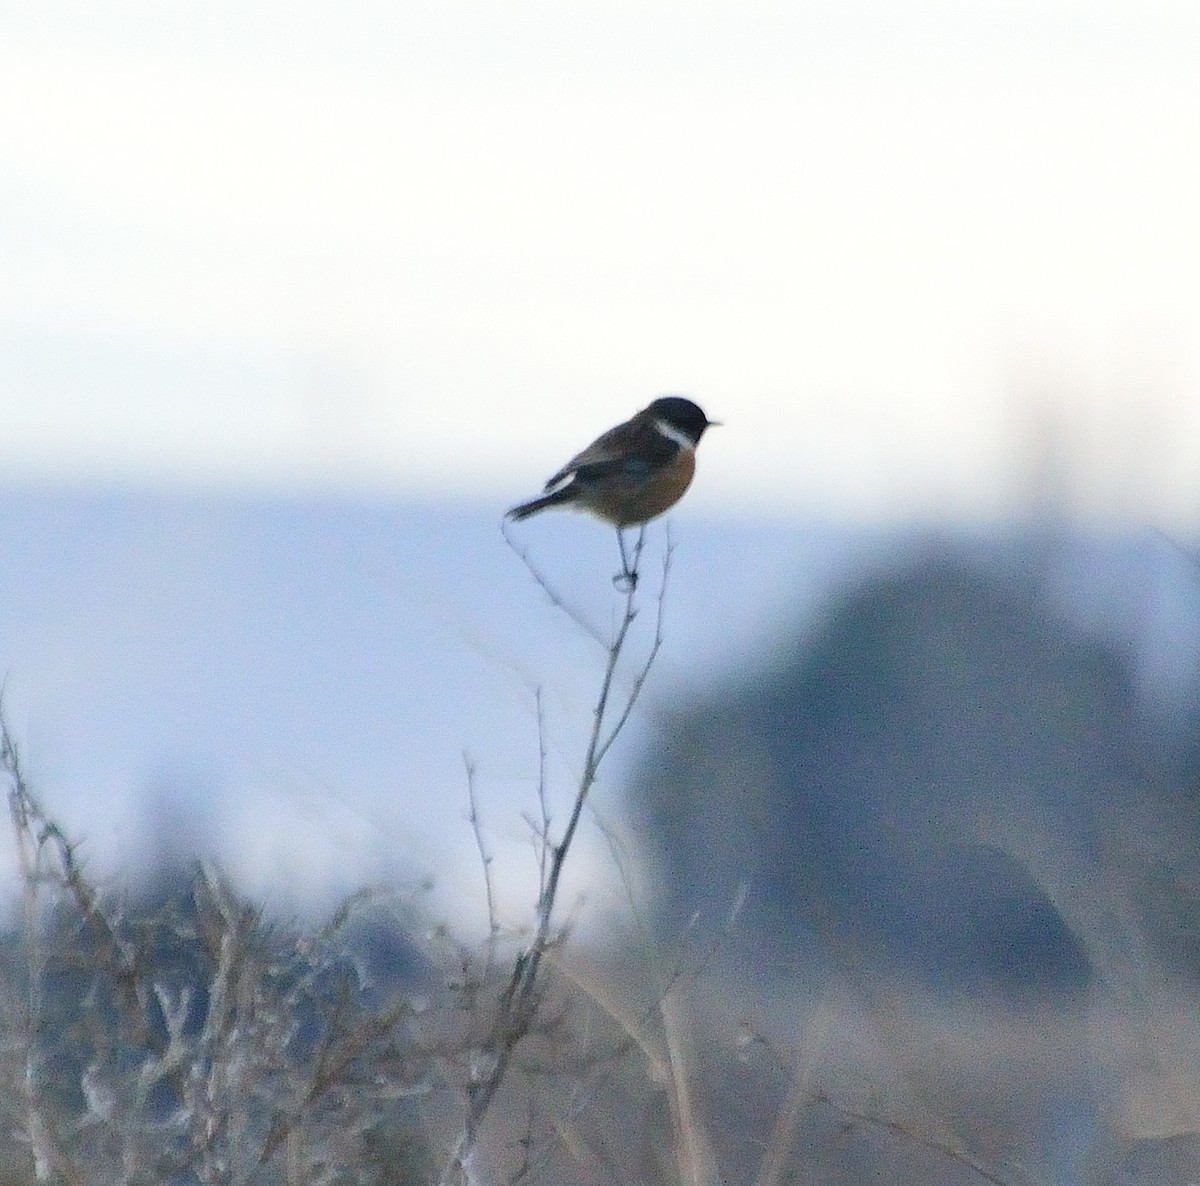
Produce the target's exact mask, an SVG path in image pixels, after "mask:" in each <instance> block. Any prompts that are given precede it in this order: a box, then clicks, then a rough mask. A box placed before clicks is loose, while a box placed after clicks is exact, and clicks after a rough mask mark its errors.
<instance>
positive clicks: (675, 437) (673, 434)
mask: <svg viewBox="0 0 1200 1186" xmlns="http://www.w3.org/2000/svg"><path fill="white" fill-rule="evenodd" d="M654 427H655V429H656V430H657V431H658V432H660V433H662V435H663V436H665V437H666V438H667V440H668V441H674V442H675V443H676V444H677V445H680V446H682V447H683V448H684V449H694V448H695V447H696V442H695V441H693V440H692V438H691V437H690V436H688V434H687V433H686V432H683V431H681V430H680V429H678V428H676V427H675V425H674V424H671V423H669V422H668V421H666V420H661V419H656V420H655V421H654Z"/></svg>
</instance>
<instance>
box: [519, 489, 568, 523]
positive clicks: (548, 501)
mask: <svg viewBox="0 0 1200 1186" xmlns="http://www.w3.org/2000/svg"><path fill="white" fill-rule="evenodd" d="M574 501H575V495H574V494H573V493H572V492H571V488H570V486H567V487H565V488H564V489H562V490H555V491H552V492H551V493H550V494H543V495H542V496H541V497H540V498H531V499H530V500H529V501H528V502H522V503H519V504H518V505H517V506H515V507H513V508H512V510H511V511H509V512H508V513H507V515H506V516H505V517H506V518H508V519H512V520H514V521H515V522H517V523H519V522H520V521H521V520H522V519H528V518H529V516H530V515H536V514H537V513H538V511H544V510H547V509H548V508H549V507H561V506H565V505H566V504H567V503H570V502H574Z"/></svg>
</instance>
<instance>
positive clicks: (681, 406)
mask: <svg viewBox="0 0 1200 1186" xmlns="http://www.w3.org/2000/svg"><path fill="white" fill-rule="evenodd" d="M646 411H647V412H648V413H649V414H650V415H651V416H653V417H655V419H657V420H664V421H666V423H667V424H669V425H670V426H671V427H672V428H674V429H676V430H678V431H679V432H681V433H683V434H684V435H685V436H686V437H687V438H688V439H689V440H690V441H691V442H692V443H693V444H699V442H700V438H701V437H702V436H703V435H704V430H705V429H706V428H709V427H711V426H712V425H714V424H719V423H720V421H717V420H710V419H709V418H708V417H707V416H706V415H705V414H704V409H703V408H701V407H700V405H699V404H694V403H692V401H691V400H690V399H684V397H683V396H682V395H664V396H663V397H662V398H661V399H656V400H655V401H654V403H652V404H651V405H650V406H649V407H648V408H647V409H646Z"/></svg>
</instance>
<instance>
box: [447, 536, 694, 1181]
mask: <svg viewBox="0 0 1200 1186" xmlns="http://www.w3.org/2000/svg"><path fill="white" fill-rule="evenodd" d="M505 539H506V540H507V541H508V543H509V546H510V547H512V549H513V551H514V552H516V553H517V555H518V556H519V557H520V558H521V560H522V561H523V562H524V563H525V566H526V568H527V569H528V570H529V572H530V574H531V575H532V576H533V578H534V580H535V581H536V582H537V584H538V585H539V587H540V588H541V589H542V590H543V591H544V592H545V593H546V595H547V596H548V597H549V598H550V601H551V604H553V605H554V606H556V607H557V608H559V609H561V610H562V611H563V612H564V613H566V614H567V616H568V617H570V618H571V619H572V621H574V622H575V623H576V624H577V625H578V626H579V627H580V628H581V629H583V630H584V631H585V632H586V633H587V634H588V635H590V636H591V637H592V638H593V639H595V640H596V641H597V642H600V643H601V644H602V645H603V646H604V648H605V656H606V657H605V663H604V671H603V675H602V676H601V680H600V690H599V693H598V695H597V698H596V705H595V708H594V709H593V719H592V727H591V730H590V732H589V735H588V743H587V748H586V751H585V755H584V759H583V765H582V769H581V771H580V775H579V782H578V784H577V786H576V791H575V798H574V801H573V802H572V805H571V812H570V815H569V817H568V819H567V823H566V827H565V828H564V829H563V832H562V835H561V837H560V838H559V839H558V840H557V841H554V840H552V839H551V836H550V812H549V807H548V796H547V789H546V771H545V754H546V747H545V729H544V720H543V716H542V702H541V694H540V691H539V693H538V737H539V774H538V799H539V804H540V809H541V832H542V836H541V853H540V855H539V867H540V877H539V895H538V902H537V924H536V926H535V928H534V934H533V937H532V939H531V940H530V942H529V943H528V945H527V946H526V947H525V948H524V949H523V950H522V951H521V952H520V953H519V954H518V955H517V957H516V960H515V962H514V965H513V970H512V973H511V975H510V976H509V979H508V982H507V984H506V985H505V988H504V990H503V992H502V993H501V995H500V1002H499V1009H498V1012H497V1016H496V1018H495V1020H494V1022H493V1023H492V1025H491V1026H490V1027H489V1030H488V1033H487V1035H486V1037H485V1038H484V1040H483V1042H482V1050H481V1053H482V1055H483V1057H482V1058H481V1059H480V1060H479V1064H480V1067H481V1070H480V1073H479V1076H478V1078H476V1079H475V1081H474V1082H472V1083H471V1084H470V1085H469V1086H468V1088H467V1115H466V1119H465V1121H464V1126H463V1130H462V1132H461V1134H460V1136H459V1139H458V1140H457V1142H456V1144H455V1148H454V1151H453V1154H452V1156H451V1159H450V1161H449V1163H448V1164H447V1166H446V1170H445V1173H444V1174H443V1177H442V1180H443V1182H448V1181H449V1180H450V1179H451V1177H452V1176H453V1175H454V1174H455V1173H457V1172H458V1171H460V1170H461V1171H462V1172H464V1173H466V1174H467V1176H468V1177H469V1176H470V1171H469V1167H470V1165H471V1164H472V1162H473V1160H474V1158H475V1155H476V1141H477V1137H478V1133H479V1127H480V1125H481V1124H482V1122H483V1120H484V1117H485V1116H486V1115H487V1113H488V1110H489V1109H490V1107H491V1104H492V1101H493V1099H494V1098H495V1095H496V1092H497V1091H498V1090H499V1088H500V1085H501V1084H502V1083H503V1082H504V1080H505V1077H506V1076H507V1074H508V1070H509V1066H510V1064H511V1060H512V1056H513V1052H514V1050H515V1049H516V1047H517V1045H518V1044H519V1043H520V1041H521V1040H522V1038H524V1037H525V1036H526V1034H528V1033H529V1031H530V1029H531V1027H532V1025H533V1023H534V1020H535V1018H536V1015H537V1009H538V1005H539V1002H540V991H539V990H540V972H541V969H542V962H543V960H544V958H545V957H546V955H547V953H548V952H550V951H551V950H552V948H553V947H554V946H555V944H556V943H557V942H558V941H559V936H558V934H557V933H556V931H555V929H554V910H555V904H556V902H557V899H558V892H559V885H560V882H561V879H562V874H563V870H564V868H565V867H566V862H567V857H568V856H569V854H570V851H571V847H572V844H573V842H574V839H575V835H576V832H577V830H578V827H579V821H580V819H581V817H582V815H583V810H584V807H585V806H586V804H587V800H588V796H589V794H590V792H591V790H592V787H593V786H594V785H595V782H596V778H597V776H598V774H599V771H600V767H601V765H602V763H603V761H604V759H605V757H606V755H607V754H608V752H609V750H610V749H611V748H612V745H613V743H614V742H615V741H616V739H617V737H618V736H619V735H620V733H621V731H622V730H623V729H624V727H625V725H626V723H627V722H628V720H629V717H630V714H631V713H632V711H633V708H634V705H635V704H636V703H637V701H638V698H639V697H640V695H641V692H642V689H643V688H644V686H645V683H646V679H647V676H648V675H649V672H650V668H651V666H652V665H653V662H654V659H655V657H656V656H657V654H658V651H659V649H660V647H661V645H662V622H663V602H664V599H665V593H666V584H667V577H668V574H669V571H670V557H671V547H670V544H669V543H668V547H667V553H666V557H665V559H664V564H663V576H662V585H661V587H660V590H659V595H658V613H657V622H656V627H655V636H654V641H653V643H652V646H651V649H650V653H649V655H648V657H647V659H646V661H645V662H644V663H643V664H642V665H641V667H640V668H639V669H638V673H637V675H636V676H635V678H634V680H633V683H632V685H631V686H630V689H629V692H628V694H627V695H626V696H625V698H624V700H623V701H622V702H621V703H620V705H619V706H616V707H614V704H613V694H614V689H615V686H616V675H617V668H618V665H619V663H620V661H621V657H622V655H623V654H624V650H625V646H626V642H627V640H628V638H629V632H630V629H631V628H632V626H633V623H634V621H635V620H636V618H637V616H638V609H639V607H638V599H637V587H638V581H637V575H638V570H639V566H640V564H641V559H642V554H643V551H644V549H645V544H646V532H645V528H644V527H643V528H641V529H639V531H638V535H637V540H636V542H635V544H634V547H633V554H632V558H631V563H630V565H629V576H630V579H629V580H627V581H626V582H624V583H623V585H622V587H621V589H620V590H619V591H620V593H621V598H620V601H619V603H618V604H619V605H620V607H621V616H620V620H619V622H618V623H617V626H616V631H615V633H614V635H613V637H612V639H611V640H610V641H605V640H604V639H603V636H602V635H601V634H600V633H599V631H597V630H596V629H595V628H594V627H592V626H591V625H590V624H589V623H588V622H587V621H586V620H585V619H584V618H583V617H582V615H581V614H579V613H578V612H577V611H575V610H574V609H573V608H572V607H571V606H570V605H569V604H568V603H567V602H566V600H565V598H563V597H562V595H561V594H560V593H559V592H558V591H557V590H556V589H555V588H554V587H553V586H552V585H551V583H550V582H549V581H548V580H547V579H546V577H545V576H544V575H543V574H542V573H541V572H540V571H539V570H538V569H537V567H536V565H534V564H533V562H532V561H531V560H530V559H529V557H528V555H527V554H526V553H525V551H524V550H523V549H521V548H520V546H519V545H517V544H516V543H515V542H514V541H513V540H512V539H511V537H510V536H509V535H508V532H507V530H506V531H505Z"/></svg>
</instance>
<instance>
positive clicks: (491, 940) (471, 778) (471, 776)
mask: <svg viewBox="0 0 1200 1186" xmlns="http://www.w3.org/2000/svg"><path fill="white" fill-rule="evenodd" d="M463 763H464V765H465V766H466V769H467V802H468V804H469V805H470V810H469V814H468V816H467V818H468V819H469V820H470V822H471V831H472V833H474V836H475V847H476V848H477V849H478V850H479V863H480V865H482V866H483V888H484V892H485V894H486V895H487V914H488V943H487V959H486V961H485V962H484V966H483V980H484V982H485V983H486V982H487V981H488V980H489V979H490V978H491V975H492V967H493V965H494V964H495V960H496V940H497V938H498V937H499V934H500V920H499V918H498V916H497V914H496V887H495V885H494V883H493V878H492V854H491V853H490V852H488V850H487V845H486V844H485V843H484V839H483V826H482V825H481V824H480V822H479V796H478V793H477V790H476V787H475V763H474V761H473V760H472V759H471V756H470V754H463Z"/></svg>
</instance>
